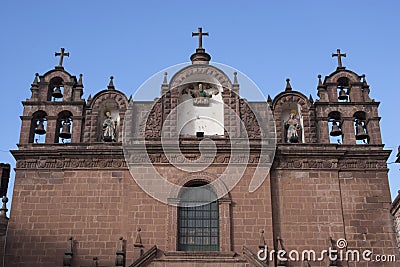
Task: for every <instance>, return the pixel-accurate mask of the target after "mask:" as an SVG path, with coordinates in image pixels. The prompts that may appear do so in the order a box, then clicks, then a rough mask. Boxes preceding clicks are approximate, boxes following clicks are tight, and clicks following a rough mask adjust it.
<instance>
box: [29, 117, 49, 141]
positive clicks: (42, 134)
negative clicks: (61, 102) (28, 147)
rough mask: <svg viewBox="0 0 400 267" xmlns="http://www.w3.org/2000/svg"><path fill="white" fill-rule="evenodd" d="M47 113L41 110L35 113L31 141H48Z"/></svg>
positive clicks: (32, 121)
mask: <svg viewBox="0 0 400 267" xmlns="http://www.w3.org/2000/svg"><path fill="white" fill-rule="evenodd" d="M46 116H47V113H46V112H44V111H42V110H39V111H36V112H35V113H33V115H32V120H31V128H30V131H29V140H28V142H29V143H35V144H43V143H45V142H46V131H47V119H46Z"/></svg>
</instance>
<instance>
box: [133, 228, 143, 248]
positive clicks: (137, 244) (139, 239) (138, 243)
mask: <svg viewBox="0 0 400 267" xmlns="http://www.w3.org/2000/svg"><path fill="white" fill-rule="evenodd" d="M141 231H142V229H141V228H140V227H138V229H137V234H136V239H135V245H134V246H135V247H143V244H142V236H141V235H140V232H141Z"/></svg>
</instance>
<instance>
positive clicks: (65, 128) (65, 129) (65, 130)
mask: <svg viewBox="0 0 400 267" xmlns="http://www.w3.org/2000/svg"><path fill="white" fill-rule="evenodd" d="M70 129H71V124H70V123H69V122H64V123H63V124H62V126H61V133H60V138H63V139H71V132H70Z"/></svg>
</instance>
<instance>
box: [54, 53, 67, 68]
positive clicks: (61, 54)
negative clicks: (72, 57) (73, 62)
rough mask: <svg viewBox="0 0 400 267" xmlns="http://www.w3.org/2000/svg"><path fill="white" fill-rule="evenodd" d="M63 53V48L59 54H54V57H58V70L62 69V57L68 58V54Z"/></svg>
mask: <svg viewBox="0 0 400 267" xmlns="http://www.w3.org/2000/svg"><path fill="white" fill-rule="evenodd" d="M64 51H65V48H61V52H60V53H58V52H55V54H54V55H55V56H56V57H60V61H59V63H58V66H57V67H58V68H62V67H63V66H62V63H63V60H64V56H67V57H69V52H67V53H64Z"/></svg>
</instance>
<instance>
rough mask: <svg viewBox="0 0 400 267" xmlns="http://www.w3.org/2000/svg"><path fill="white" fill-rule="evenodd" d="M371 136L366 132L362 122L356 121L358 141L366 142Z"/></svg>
mask: <svg viewBox="0 0 400 267" xmlns="http://www.w3.org/2000/svg"><path fill="white" fill-rule="evenodd" d="M368 137H369V136H368V134H367V133H366V132H365V128H364V126H363V125H362V124H361V122H360V121H356V140H364V139H367V138H368Z"/></svg>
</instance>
